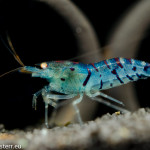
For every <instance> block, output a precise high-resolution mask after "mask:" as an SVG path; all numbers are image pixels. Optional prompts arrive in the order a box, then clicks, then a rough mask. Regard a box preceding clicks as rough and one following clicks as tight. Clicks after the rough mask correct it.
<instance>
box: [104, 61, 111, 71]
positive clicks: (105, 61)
mask: <svg viewBox="0 0 150 150" xmlns="http://www.w3.org/2000/svg"><path fill="white" fill-rule="evenodd" d="M104 63H105V65H107V67H108V68H109V69H110V66H109V65H108V63H107V61H106V60H104Z"/></svg>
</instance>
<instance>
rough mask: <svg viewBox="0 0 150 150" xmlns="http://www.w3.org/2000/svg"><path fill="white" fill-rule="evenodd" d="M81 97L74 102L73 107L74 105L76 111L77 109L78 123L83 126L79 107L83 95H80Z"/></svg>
mask: <svg viewBox="0 0 150 150" xmlns="http://www.w3.org/2000/svg"><path fill="white" fill-rule="evenodd" d="M79 96H80V97H79V98H77V99H76V100H74V101H73V102H72V105H73V107H74V109H75V111H76V115H77V119H78V122H79V123H80V125H82V124H83V121H82V119H81V115H80V110H79V108H78V107H77V104H79V103H80V102H81V101H82V99H83V94H80V95H79Z"/></svg>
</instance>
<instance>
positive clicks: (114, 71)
mask: <svg viewBox="0 0 150 150" xmlns="http://www.w3.org/2000/svg"><path fill="white" fill-rule="evenodd" d="M111 73H112V74H115V75H116V77H117V79H118V80H119V81H120V83H124V82H123V81H122V80H121V79H120V78H119V76H118V74H117V72H116V70H115V69H114V70H112V71H111Z"/></svg>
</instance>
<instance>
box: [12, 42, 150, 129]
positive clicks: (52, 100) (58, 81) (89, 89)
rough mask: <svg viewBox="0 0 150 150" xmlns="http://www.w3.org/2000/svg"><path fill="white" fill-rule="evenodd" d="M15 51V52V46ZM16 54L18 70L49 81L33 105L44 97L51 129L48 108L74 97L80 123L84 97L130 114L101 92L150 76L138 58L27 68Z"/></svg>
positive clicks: (147, 65) (34, 97)
mask: <svg viewBox="0 0 150 150" xmlns="http://www.w3.org/2000/svg"><path fill="white" fill-rule="evenodd" d="M11 48H12V49H13V47H12V45H11ZM9 50H10V49H9ZM11 51H12V50H11ZM13 55H14V57H15V58H16V59H17V60H18V62H19V63H20V64H21V65H22V67H20V68H19V69H18V70H19V71H20V72H24V73H26V72H28V73H31V74H32V77H40V78H45V79H46V80H47V81H48V82H49V84H48V85H47V86H45V87H44V88H43V89H41V90H40V91H38V92H36V93H35V94H34V96H33V105H36V100H37V97H38V96H39V95H42V97H43V100H44V102H45V125H46V126H47V127H48V105H51V106H53V107H54V108H57V107H58V106H59V105H60V103H59V102H60V101H61V100H64V99H72V98H75V100H74V101H73V102H72V105H73V107H74V109H75V111H76V115H77V118H78V121H79V123H80V124H82V119H81V116H80V112H79V109H78V107H77V104H79V103H80V102H81V101H82V99H83V95H84V94H85V95H87V96H88V97H90V98H91V99H92V100H96V101H98V102H101V103H103V104H106V105H108V106H110V107H112V108H114V109H116V110H120V111H122V112H128V110H126V109H125V108H123V107H120V106H118V105H116V104H119V105H123V103H122V102H120V101H119V100H116V99H114V98H112V97H110V96H108V95H106V94H104V93H102V92H101V91H102V90H106V89H109V88H113V87H116V86H120V85H123V84H126V83H128V82H132V81H136V80H138V79H145V78H147V77H149V76H150V64H149V63H146V62H144V61H139V60H135V59H126V58H113V59H107V60H103V61H100V62H98V63H90V64H83V63H78V62H71V61H51V62H43V63H41V64H38V67H31V66H25V65H23V63H22V62H21V60H20V58H19V57H18V55H17V54H16V52H15V53H14V49H13ZM18 58H19V59H18ZM15 70H16V69H15ZM54 92H57V94H56V93H55V94H54ZM97 96H101V97H104V98H106V99H108V100H109V101H106V100H103V99H100V98H99V97H97ZM114 103H116V104H114Z"/></svg>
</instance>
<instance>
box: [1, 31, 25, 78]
mask: <svg viewBox="0 0 150 150" xmlns="http://www.w3.org/2000/svg"><path fill="white" fill-rule="evenodd" d="M6 36H7V41H8V44H9V47H10V48H9V47H8V46H7V44H6V43H5V41H4V40H3V38H2V36H1V35H0V38H1V41H2V42H3V44H4V46H5V47H6V48H7V49H8V50H9V52H10V53H11V54H12V55H13V56H14V58H15V59H16V61H17V62H18V63H19V64H20V65H21V66H22V67H19V68H16V69H13V70H10V71H8V72H6V73H4V74H2V75H0V78H1V77H3V76H5V75H7V74H9V73H12V72H15V71H18V70H20V71H21V72H23V67H24V66H25V65H24V64H23V62H22V61H21V59H20V57H19V56H18V54H17V53H16V51H15V49H14V47H13V44H12V42H11V40H10V37H9V35H8V33H7V32H6ZM24 72H25V71H24Z"/></svg>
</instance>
